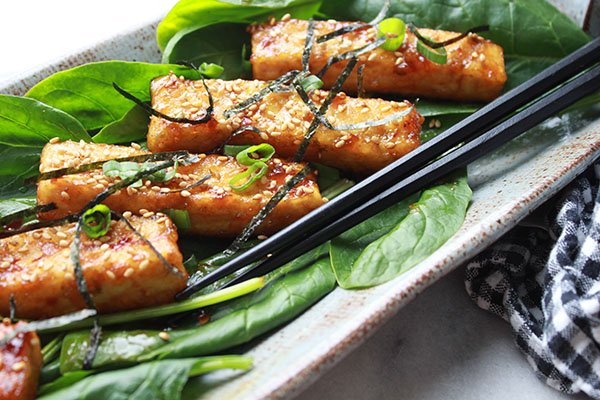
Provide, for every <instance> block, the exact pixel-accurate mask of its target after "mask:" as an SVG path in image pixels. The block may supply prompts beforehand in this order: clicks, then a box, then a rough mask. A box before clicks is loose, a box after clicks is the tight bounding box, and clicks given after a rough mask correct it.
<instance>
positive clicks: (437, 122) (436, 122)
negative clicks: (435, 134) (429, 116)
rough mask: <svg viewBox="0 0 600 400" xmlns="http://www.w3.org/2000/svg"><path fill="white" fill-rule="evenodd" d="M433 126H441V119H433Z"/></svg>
mask: <svg viewBox="0 0 600 400" xmlns="http://www.w3.org/2000/svg"><path fill="white" fill-rule="evenodd" d="M435 127H436V128H441V127H442V121H440V120H439V119H436V120H435Z"/></svg>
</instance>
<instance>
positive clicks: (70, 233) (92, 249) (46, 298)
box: [0, 215, 187, 319]
mask: <svg viewBox="0 0 600 400" xmlns="http://www.w3.org/2000/svg"><path fill="white" fill-rule="evenodd" d="M129 221H130V222H131V224H132V225H133V226H134V227H135V228H136V230H137V231H138V232H139V233H140V234H141V235H142V236H143V237H144V238H146V239H147V240H148V241H149V242H150V243H152V245H153V246H154V248H155V249H156V250H157V251H158V252H159V253H160V254H162V255H163V257H164V258H165V259H166V260H167V261H169V262H170V263H171V265H172V266H174V267H176V268H177V269H178V270H179V274H176V273H175V272H174V271H172V270H171V269H170V268H167V266H166V265H165V264H164V263H163V262H161V261H160V260H159V259H158V257H157V255H156V253H154V251H153V250H152V249H151V248H150V246H148V245H147V244H146V243H145V242H144V241H143V240H142V239H141V238H140V237H139V236H137V235H136V234H135V232H133V231H132V230H131V229H129V228H128V227H127V225H126V224H125V222H123V221H119V222H115V221H113V222H112V225H111V227H110V230H109V231H108V233H107V234H106V235H105V236H102V237H100V238H98V239H90V238H88V237H87V235H85V234H82V235H81V239H82V240H81V246H80V257H81V265H82V269H83V275H84V277H85V280H86V283H87V286H88V289H89V291H90V294H91V295H92V298H93V300H94V303H95V304H96V307H97V309H98V311H99V312H101V313H108V312H116V311H124V310H131V309H136V308H141V307H150V306H153V305H159V304H165V303H169V302H172V301H173V299H174V297H175V294H176V293H177V292H179V291H180V290H182V289H183V288H185V285H186V281H187V272H186V270H185V268H183V262H182V255H181V253H180V252H179V248H178V247H177V229H176V228H175V226H174V225H173V223H172V222H171V220H170V219H168V218H165V217H159V216H156V215H153V216H149V217H147V218H143V217H137V216H132V217H131V218H130V219H129ZM74 236H75V224H74V223H71V224H67V225H61V226H57V227H48V228H41V229H37V230H33V231H30V232H25V233H21V234H18V235H14V236H11V237H8V238H5V239H1V240H0V266H1V267H0V314H2V315H8V312H9V298H10V295H11V294H12V295H14V298H15V305H16V315H17V317H19V318H26V319H41V318H48V317H53V316H57V315H63V314H67V313H70V312H73V311H77V310H81V309H83V308H85V302H84V299H83V297H82V295H81V293H80V292H79V291H78V290H77V284H76V281H75V275H74V265H73V262H72V261H71V258H70V256H71V244H72V243H73V239H74Z"/></svg>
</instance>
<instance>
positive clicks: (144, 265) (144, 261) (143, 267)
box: [140, 260, 150, 269]
mask: <svg viewBox="0 0 600 400" xmlns="http://www.w3.org/2000/svg"><path fill="white" fill-rule="evenodd" d="M148 265H150V261H148V260H143V261H142V262H141V263H140V269H146V268H148Z"/></svg>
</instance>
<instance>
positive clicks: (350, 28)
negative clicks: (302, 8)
mask: <svg viewBox="0 0 600 400" xmlns="http://www.w3.org/2000/svg"><path fill="white" fill-rule="evenodd" d="M390 3H391V1H390V0H387V1H386V2H385V3H383V6H382V7H381V10H379V13H377V15H376V16H375V18H374V19H373V20H371V21H370V22H366V23H365V22H359V23H356V24H352V25H346V26H344V27H343V28H340V29H338V30H335V31H333V32H329V33H326V34H324V35H321V36H319V37H318V38H317V43H323V42H326V41H328V40H331V39H333V38H336V37H338V36H341V35H345V34H346V33H350V32H354V31H357V30H359V29H364V28H370V27H372V26H373V25H377V24H378V23H380V22H381V21H383V19H384V18H385V16H386V15H387V13H388V11H389V10H390Z"/></svg>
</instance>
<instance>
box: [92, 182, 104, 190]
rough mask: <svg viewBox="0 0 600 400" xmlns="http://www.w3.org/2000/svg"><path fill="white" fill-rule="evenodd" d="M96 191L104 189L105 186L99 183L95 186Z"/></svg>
mask: <svg viewBox="0 0 600 400" xmlns="http://www.w3.org/2000/svg"><path fill="white" fill-rule="evenodd" d="M94 189H104V185H103V184H101V183H98V184H97V185H95V186H94Z"/></svg>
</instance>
